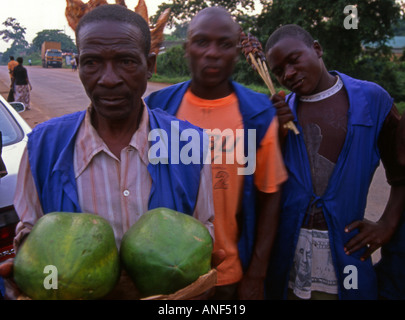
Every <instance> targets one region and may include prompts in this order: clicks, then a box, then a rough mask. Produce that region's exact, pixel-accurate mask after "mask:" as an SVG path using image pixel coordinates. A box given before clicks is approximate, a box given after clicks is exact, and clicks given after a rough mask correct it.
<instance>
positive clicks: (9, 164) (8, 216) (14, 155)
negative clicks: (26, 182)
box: [0, 95, 31, 299]
mask: <svg viewBox="0 0 405 320" xmlns="http://www.w3.org/2000/svg"><path fill="white" fill-rule="evenodd" d="M11 104H12V105H13V106H11ZM11 104H9V103H8V102H7V101H6V100H5V99H4V98H3V97H2V96H1V95H0V131H1V133H2V134H1V136H2V146H3V147H2V151H1V158H2V159H3V162H4V164H5V166H6V170H7V175H6V176H4V177H3V178H0V263H1V262H3V261H5V260H7V259H9V258H12V257H14V248H13V240H14V236H15V228H16V226H17V223H18V221H19V218H18V216H17V213H16V212H15V209H14V205H13V200H14V193H15V188H16V183H17V173H18V169H19V166H20V161H21V156H22V154H23V151H24V148H25V146H26V144H27V140H28V137H27V134H28V133H29V132H31V128H30V127H29V125H28V124H27V123H26V122H25V121H24V119H23V118H22V117H21V116H20V115H19V112H23V111H24V110H25V106H24V105H23V104H22V103H21V102H12V103H11ZM16 110H17V111H16ZM2 280H3V279H1V278H0V299H1V297H2V292H4V287H3V281H2Z"/></svg>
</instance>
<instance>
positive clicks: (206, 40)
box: [186, 15, 239, 89]
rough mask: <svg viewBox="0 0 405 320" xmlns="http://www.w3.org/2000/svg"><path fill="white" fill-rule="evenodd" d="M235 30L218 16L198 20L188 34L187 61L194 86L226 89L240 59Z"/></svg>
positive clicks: (228, 21)
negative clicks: (225, 86) (222, 87)
mask: <svg viewBox="0 0 405 320" xmlns="http://www.w3.org/2000/svg"><path fill="white" fill-rule="evenodd" d="M238 42H239V34H238V30H237V28H236V27H235V24H234V23H233V22H232V21H230V20H229V19H223V18H221V15H215V16H206V17H200V18H199V19H198V21H197V22H196V23H195V24H194V25H193V27H192V28H191V29H190V30H189V37H188V43H187V46H186V57H187V58H188V60H189V64H190V69H191V73H192V78H193V82H194V83H197V84H198V85H199V86H200V87H204V88H207V89H208V88H210V87H211V88H212V87H218V86H220V85H228V80H229V77H230V76H231V75H232V72H233V69H234V66H235V63H236V61H237V59H238V56H239V51H238V48H237V45H238Z"/></svg>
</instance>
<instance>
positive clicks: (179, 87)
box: [145, 81, 190, 109]
mask: <svg viewBox="0 0 405 320" xmlns="http://www.w3.org/2000/svg"><path fill="white" fill-rule="evenodd" d="M189 85H190V81H184V82H180V83H177V84H174V85H170V86H167V87H165V88H163V89H160V90H157V91H154V92H152V93H151V94H150V95H148V96H147V97H146V98H145V102H146V104H147V105H148V107H150V108H151V109H154V108H160V105H165V104H167V101H169V100H170V99H172V98H173V96H177V97H179V98H180V97H183V95H184V93H185V92H186V90H187V88H188V87H189Z"/></svg>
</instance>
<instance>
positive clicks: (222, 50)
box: [145, 7, 286, 299]
mask: <svg viewBox="0 0 405 320" xmlns="http://www.w3.org/2000/svg"><path fill="white" fill-rule="evenodd" d="M239 32H240V28H239V26H238V24H236V23H235V22H234V20H233V19H232V17H231V16H230V14H229V13H228V12H227V11H226V10H225V9H223V8H220V7H210V8H206V9H204V10H202V11H200V12H199V13H198V14H197V15H196V16H195V17H194V18H193V19H192V21H191V23H190V26H189V29H188V39H187V45H186V57H187V59H188V61H189V66H190V70H191V74H192V79H191V81H187V82H184V83H180V84H177V85H174V86H170V87H168V88H165V89H163V90H161V91H158V92H154V93H152V94H151V95H150V96H149V97H147V98H146V100H145V101H146V102H147V104H148V106H149V107H150V108H151V109H155V108H162V109H164V110H165V111H167V112H169V113H170V114H173V115H176V117H179V119H183V120H187V121H189V122H191V123H193V124H195V125H197V126H199V127H201V128H204V129H206V130H207V132H209V135H210V137H211V138H212V139H213V140H211V143H212V147H211V150H212V151H213V152H214V154H211V157H212V174H213V193H214V207H215V220H214V226H215V243H214V249H223V250H225V252H226V258H225V260H224V262H223V263H222V264H221V265H220V266H219V267H218V285H217V287H216V295H215V296H214V297H213V298H214V299H237V298H240V299H261V298H263V295H264V278H265V276H266V270H267V263H268V257H269V255H270V253H271V248H272V245H273V240H274V238H275V234H276V231H277V225H278V223H277V221H278V214H279V195H280V192H279V186H280V185H281V184H282V183H283V182H284V181H285V179H286V173H285V168H284V164H283V163H282V159H281V152H280V150H279V145H278V135H277V131H278V123H277V117H274V115H275V109H274V108H273V106H272V104H271V102H270V100H269V99H268V97H267V96H266V95H264V94H258V93H256V92H253V91H251V90H248V89H247V88H245V87H243V86H241V85H240V84H238V83H236V82H233V81H231V80H230V77H231V75H232V72H233V69H234V65H235V62H236V61H237V59H238V57H239V50H238V44H239ZM247 67H248V66H247ZM238 132H239V133H240V132H243V134H242V135H238ZM251 133H253V135H251ZM218 141H219V143H216V142H218ZM216 151H219V154H218V153H217V152H216ZM245 157H246V158H247V159H248V161H247V163H245V162H244V161H240V160H241V159H244V158H245ZM221 160H222V161H221Z"/></svg>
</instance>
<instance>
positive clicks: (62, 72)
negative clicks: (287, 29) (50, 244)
mask: <svg viewBox="0 0 405 320" xmlns="http://www.w3.org/2000/svg"><path fill="white" fill-rule="evenodd" d="M27 69H28V75H29V78H30V81H31V83H32V86H33V91H32V92H31V102H32V110H29V111H26V112H24V113H23V114H22V115H23V117H24V118H25V120H26V121H27V122H28V124H29V125H31V127H34V126H35V125H36V124H38V123H40V122H43V121H45V120H47V119H50V118H52V117H56V116H61V115H63V114H66V113H71V112H75V111H78V110H83V109H85V108H86V107H87V106H88V104H89V99H88V97H87V95H86V93H85V91H84V89H83V87H82V85H81V82H80V79H79V76H78V73H77V72H72V71H71V70H70V69H52V68H51V69H44V68H41V67H34V66H32V67H29V66H28V67H27ZM8 83H9V79H8V73H7V67H6V66H0V94H2V95H7V85H8ZM165 86H166V85H165V84H159V83H151V82H150V83H148V88H147V91H146V93H145V95H148V94H149V93H150V92H153V91H156V90H158V89H160V88H162V87H165ZM388 196H389V189H388V184H387V183H386V179H385V175H384V171H383V169H382V168H381V166H380V167H379V168H377V171H376V174H375V177H374V179H373V182H372V185H371V187H370V192H369V197H368V205H367V208H366V217H367V218H368V219H370V220H372V221H376V220H378V218H379V217H380V216H381V214H382V212H383V210H384V207H385V203H386V201H387V199H388ZM378 259H379V252H378V251H377V252H376V253H375V255H374V261H376V260H378Z"/></svg>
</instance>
